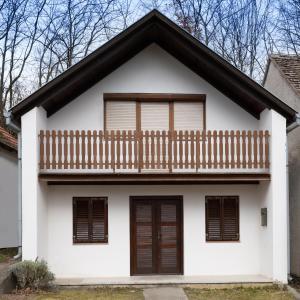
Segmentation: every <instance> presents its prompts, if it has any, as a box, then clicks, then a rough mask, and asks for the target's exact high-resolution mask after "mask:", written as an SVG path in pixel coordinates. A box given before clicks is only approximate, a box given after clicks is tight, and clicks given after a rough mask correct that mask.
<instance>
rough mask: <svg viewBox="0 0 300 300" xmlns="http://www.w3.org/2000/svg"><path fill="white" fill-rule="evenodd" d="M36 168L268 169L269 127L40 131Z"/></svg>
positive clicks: (138, 169) (137, 169)
mask: <svg viewBox="0 0 300 300" xmlns="http://www.w3.org/2000/svg"><path fill="white" fill-rule="evenodd" d="M39 138H40V162H39V166H40V170H41V171H48V170H56V171H58V170H59V171H64V170H65V171H66V170H73V171H76V170H85V171H94V170H95V171H96V172H115V173H118V172H123V173H124V172H191V171H192V172H206V171H217V170H221V171H222V170H223V171H224V172H230V171H234V170H245V171H252V172H255V171H256V170H257V171H260V170H266V169H269V132H268V131H256V130H254V131H239V130H237V131H227V130H225V131H222V130H221V131H210V130H208V131H172V132H171V131H156V132H154V131H151V132H149V131H144V132H137V131H91V130H87V131H78V130H76V131H73V130H70V131H66V130H65V131H61V130H58V131H55V130H52V131H49V130H45V131H44V130H41V131H40V135H39Z"/></svg>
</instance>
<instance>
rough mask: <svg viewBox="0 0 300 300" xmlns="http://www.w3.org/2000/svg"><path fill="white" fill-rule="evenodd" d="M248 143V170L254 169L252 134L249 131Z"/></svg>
mask: <svg viewBox="0 0 300 300" xmlns="http://www.w3.org/2000/svg"><path fill="white" fill-rule="evenodd" d="M247 142H248V168H249V169H251V168H252V134H251V131H250V130H248V133H247Z"/></svg>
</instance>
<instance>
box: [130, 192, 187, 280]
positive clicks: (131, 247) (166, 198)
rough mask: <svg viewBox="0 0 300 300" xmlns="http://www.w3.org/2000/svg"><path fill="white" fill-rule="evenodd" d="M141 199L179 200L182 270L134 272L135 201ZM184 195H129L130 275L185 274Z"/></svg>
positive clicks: (180, 263)
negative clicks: (172, 271)
mask: <svg viewBox="0 0 300 300" xmlns="http://www.w3.org/2000/svg"><path fill="white" fill-rule="evenodd" d="M139 200H154V201H155V200H177V201H178V202H179V208H180V223H179V230H180V238H181V240H180V254H181V255H180V262H179V268H180V272H178V273H174V274H173V273H172V274H158V273H153V274H135V273H134V260H135V258H134V251H133V250H134V245H133V235H134V226H133V223H134V222H133V207H134V206H133V202H135V201H139ZM183 215H184V214H183V196H182V195H174V196H169V195H167V196H165V195H162V196H157V195H155V196H129V219H130V241H129V243H130V276H152V275H183V274H184V242H183V241H184V227H183V224H184V220H183Z"/></svg>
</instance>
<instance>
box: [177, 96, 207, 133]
mask: <svg viewBox="0 0 300 300" xmlns="http://www.w3.org/2000/svg"><path fill="white" fill-rule="evenodd" d="M203 118H204V115H203V103H202V102H179V101H177V102H176V101H175V102H174V129H175V130H203V124H204V122H203Z"/></svg>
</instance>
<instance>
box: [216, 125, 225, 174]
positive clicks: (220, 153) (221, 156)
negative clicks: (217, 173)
mask: <svg viewBox="0 0 300 300" xmlns="http://www.w3.org/2000/svg"><path fill="white" fill-rule="evenodd" d="M216 140H217V139H216ZM217 143H218V142H217ZM217 145H218V144H217ZM215 165H216V162H215ZM219 166H220V168H221V169H223V131H222V130H220V131H219Z"/></svg>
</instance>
